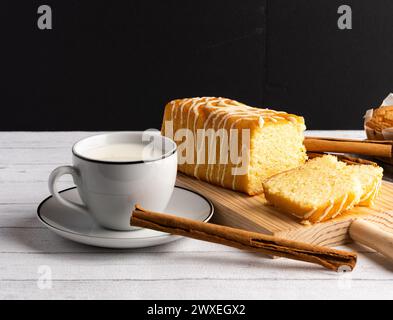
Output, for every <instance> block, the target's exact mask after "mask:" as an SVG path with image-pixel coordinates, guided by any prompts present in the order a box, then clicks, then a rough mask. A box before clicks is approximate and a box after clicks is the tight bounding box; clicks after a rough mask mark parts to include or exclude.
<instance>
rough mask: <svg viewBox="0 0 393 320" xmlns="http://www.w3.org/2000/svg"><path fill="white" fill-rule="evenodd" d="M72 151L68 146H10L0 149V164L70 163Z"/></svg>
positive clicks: (2, 165)
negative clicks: (9, 147)
mask: <svg viewBox="0 0 393 320" xmlns="http://www.w3.org/2000/svg"><path fill="white" fill-rule="evenodd" d="M71 160H72V152H71V147H70V148H40V149H33V148H24V149H19V148H12V149H4V148H3V149H0V164H1V167H2V168H4V166H5V165H19V164H30V165H37V164H38V165H39V164H53V165H59V164H71Z"/></svg>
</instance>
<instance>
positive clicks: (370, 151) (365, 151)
mask: <svg viewBox="0 0 393 320" xmlns="http://www.w3.org/2000/svg"><path fill="white" fill-rule="evenodd" d="M304 145H305V146H306V150H307V151H312V152H337V153H354V154H362V155H367V156H375V157H385V158H392V156H393V151H392V150H393V141H390V140H385V141H379V140H354V139H336V138H322V137H306V138H305V139H304Z"/></svg>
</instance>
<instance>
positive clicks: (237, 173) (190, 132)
mask: <svg viewBox="0 0 393 320" xmlns="http://www.w3.org/2000/svg"><path fill="white" fill-rule="evenodd" d="M304 130H305V125H304V119H303V118H302V117H299V116H296V115H292V114H288V113H286V112H283V111H274V110H269V109H260V108H253V107H249V106H247V105H245V104H242V103H240V102H237V101H234V100H231V99H226V98H215V97H210V98H209V97H205V98H189V99H178V100H174V101H171V102H170V103H168V104H167V105H166V107H165V112H164V119H163V124H162V129H161V133H162V134H163V135H165V136H168V137H170V138H172V139H173V140H174V141H175V142H176V143H177V144H178V160H179V166H178V168H179V171H181V172H183V173H185V174H187V175H190V176H193V177H196V178H198V179H201V180H205V181H207V182H209V183H212V184H215V185H219V186H222V187H225V188H229V189H233V190H238V191H242V192H245V193H247V194H249V195H254V194H258V193H261V192H262V191H263V187H262V182H263V180H265V179H266V178H267V177H270V176H272V175H274V174H276V173H278V172H281V171H284V170H288V169H292V168H295V167H297V166H299V165H301V164H303V163H304V162H305V160H306V159H307V156H306V152H305V148H304V145H303V140H304V136H303V131H304Z"/></svg>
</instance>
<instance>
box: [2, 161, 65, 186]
mask: <svg viewBox="0 0 393 320" xmlns="http://www.w3.org/2000/svg"><path fill="white" fill-rule="evenodd" d="M70 164H71V162H70V163H67V165H70ZM59 165H60V164H40V165H32V164H19V165H2V166H0V186H1V185H5V184H13V183H26V182H47V181H48V178H49V174H50V173H51V172H52V171H53V170H54V169H55V168H56V167H57V166H59ZM61 180H62V181H72V178H71V176H70V175H64V176H63V177H61Z"/></svg>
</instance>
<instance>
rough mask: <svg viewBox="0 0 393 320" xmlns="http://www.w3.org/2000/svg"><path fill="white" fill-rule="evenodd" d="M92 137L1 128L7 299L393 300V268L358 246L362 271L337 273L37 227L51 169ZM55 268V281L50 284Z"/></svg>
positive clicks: (0, 251)
mask: <svg viewBox="0 0 393 320" xmlns="http://www.w3.org/2000/svg"><path fill="white" fill-rule="evenodd" d="M92 134H93V133H91V132H36V133H32V132H2V133H0V190H1V191H0V299H31V298H33V299H53V298H55V299H64V298H65V299H78V298H86V299H97V298H101V299H114V298H117V299H272V298H276V299H293V298H300V299H318V298H319V299H343V298H349V299H360V298H379V299H393V265H392V264H389V263H387V262H386V261H385V260H384V258H382V257H381V256H380V255H378V254H376V253H374V252H372V251H370V250H368V249H367V248H364V247H360V246H357V245H350V246H345V247H342V248H345V249H350V250H356V251H358V252H359V260H358V265H357V267H356V269H355V270H354V271H353V272H352V273H347V274H337V273H334V272H330V271H327V270H324V269H323V268H321V267H319V266H314V265H311V264H307V263H303V262H297V261H291V260H286V259H270V258H266V257H261V256H258V255H255V254H252V253H248V252H241V251H238V250H236V249H232V248H228V247H224V246H221V245H216V244H210V243H206V242H201V241H196V240H191V239H181V240H179V241H176V242H173V243H170V244H167V245H162V246H157V247H152V248H144V249H138V250H109V249H100V248H94V247H89V246H85V245H81V244H77V243H73V242H71V241H68V240H65V239H62V238H60V237H59V236H57V235H55V234H53V233H52V232H51V231H49V230H48V229H46V228H45V227H44V226H42V225H41V224H40V223H39V221H38V220H37V218H36V213H35V212H36V208H37V206H38V204H39V203H40V201H41V200H42V199H43V198H45V197H46V196H48V188H47V178H48V175H49V173H50V171H51V170H52V169H53V168H55V167H56V166H58V165H63V164H70V163H71V152H70V148H71V146H72V144H73V142H75V141H76V140H78V139H80V138H82V137H85V136H89V135H92ZM308 134H311V135H318V134H319V135H325V136H326V135H328V136H335V135H337V136H341V137H354V138H361V137H363V133H362V132H361V131H330V132H326V131H325V132H323V131H318V132H316V131H313V132H309V133H308ZM65 179H66V178H64V180H63V181H62V184H63V186H64V188H65V187H68V186H70V185H71V180H70V179H69V180H65ZM48 270H49V271H50V274H49V275H51V279H52V281H51V282H48V281H44V282H42V279H41V280H40V277H41V275H42V272H48ZM45 274H46V275H48V273H45Z"/></svg>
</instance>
